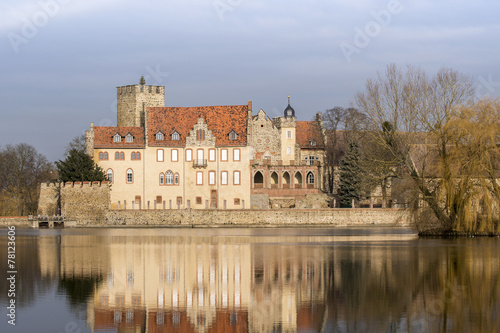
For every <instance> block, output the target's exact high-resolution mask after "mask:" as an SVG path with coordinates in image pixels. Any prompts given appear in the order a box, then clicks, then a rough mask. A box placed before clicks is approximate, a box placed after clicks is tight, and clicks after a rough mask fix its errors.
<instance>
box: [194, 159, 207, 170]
mask: <svg viewBox="0 0 500 333" xmlns="http://www.w3.org/2000/svg"><path fill="white" fill-rule="evenodd" d="M206 167H207V160H203V159H194V160H193V168H206Z"/></svg>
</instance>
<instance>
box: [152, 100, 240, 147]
mask: <svg viewBox="0 0 500 333" xmlns="http://www.w3.org/2000/svg"><path fill="white" fill-rule="evenodd" d="M148 110H149V113H148V120H147V121H148V126H149V131H148V133H149V134H148V135H149V144H150V145H151V146H183V145H185V144H186V137H187V136H189V131H191V130H193V126H194V125H195V124H196V123H197V122H198V118H203V119H204V120H205V123H206V124H207V126H208V129H209V130H211V131H212V134H213V135H214V136H215V138H216V145H217V146H245V145H246V144H247V120H248V105H224V106H202V107H153V108H148ZM174 130H176V131H177V132H178V133H179V134H180V140H172V138H171V137H170V135H166V136H165V140H162V141H160V142H158V141H156V138H155V134H156V133H157V132H158V131H162V132H163V133H165V134H167V133H172V132H173V131H174ZM231 130H234V131H235V132H236V133H237V139H236V140H229V133H230V132H231Z"/></svg>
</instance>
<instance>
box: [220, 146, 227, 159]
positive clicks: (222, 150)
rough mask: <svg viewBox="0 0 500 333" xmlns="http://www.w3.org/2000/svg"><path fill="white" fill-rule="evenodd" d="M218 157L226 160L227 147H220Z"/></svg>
mask: <svg viewBox="0 0 500 333" xmlns="http://www.w3.org/2000/svg"><path fill="white" fill-rule="evenodd" d="M220 159H221V160H222V161H225V162H226V161H227V149H221V151H220Z"/></svg>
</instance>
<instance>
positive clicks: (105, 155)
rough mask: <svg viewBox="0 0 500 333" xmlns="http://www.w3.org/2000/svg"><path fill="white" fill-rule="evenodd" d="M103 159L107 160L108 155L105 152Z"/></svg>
mask: <svg viewBox="0 0 500 333" xmlns="http://www.w3.org/2000/svg"><path fill="white" fill-rule="evenodd" d="M104 159H105V160H107V159H108V153H107V152H104Z"/></svg>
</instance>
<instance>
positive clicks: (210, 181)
mask: <svg viewBox="0 0 500 333" xmlns="http://www.w3.org/2000/svg"><path fill="white" fill-rule="evenodd" d="M208 184H209V185H215V171H210V172H209V173H208Z"/></svg>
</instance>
